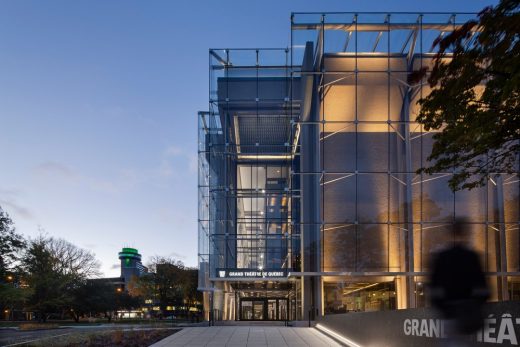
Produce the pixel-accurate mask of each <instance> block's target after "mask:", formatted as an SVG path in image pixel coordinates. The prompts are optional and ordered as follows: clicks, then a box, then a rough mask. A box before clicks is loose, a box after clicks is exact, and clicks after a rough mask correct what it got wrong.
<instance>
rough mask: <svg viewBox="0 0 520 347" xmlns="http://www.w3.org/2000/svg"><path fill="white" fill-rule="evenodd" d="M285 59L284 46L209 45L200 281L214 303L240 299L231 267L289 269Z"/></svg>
mask: <svg viewBox="0 0 520 347" xmlns="http://www.w3.org/2000/svg"><path fill="white" fill-rule="evenodd" d="M289 59H290V54H289V50H288V49H262V50H260V49H252V50H250V49H244V50H240V49H238V50H228V49H223V50H219V49H212V50H210V91H209V95H210V100H209V112H207V113H201V114H199V196H200V198H199V199H200V201H201V203H200V204H199V205H200V212H199V238H200V240H199V263H200V265H199V266H200V268H201V269H204V270H205V272H204V275H201V276H202V277H201V279H200V281H199V286H200V287H201V288H205V289H206V290H207V292H206V293H207V294H206V295H207V296H208V302H209V300H213V302H212V303H208V305H209V306H212V307H213V310H220V311H222V310H225V308H224V307H227V306H230V305H231V306H233V305H235V306H236V305H238V303H237V302H233V303H231V301H233V300H235V293H234V290H235V289H234V288H237V287H239V286H238V285H237V283H238V282H240V281H241V280H240V279H236V278H229V276H228V275H229V273H230V272H238V271H237V270H255V271H264V272H266V273H267V272H268V271H270V270H283V272H284V273H287V272H288V271H290V270H291V269H292V264H293V259H292V258H293V256H292V254H293V250H292V249H293V245H294V244H295V243H298V241H297V239H298V235H297V234H295V233H294V232H293V228H292V227H291V220H292V219H291V218H292V213H293V212H292V210H291V207H292V202H291V180H290V174H289V173H290V170H291V163H292V159H293V157H294V151H293V141H292V136H293V134H292V124H293V123H294V121H295V117H294V116H293V114H294V113H295V111H294V110H293V108H294V107H293V103H292V101H291V88H292V85H293V84H294V83H297V82H294V81H293V80H291V78H290V77H291V75H290V69H291V68H290V66H289ZM296 111H297V110H296ZM246 277H247V276H246ZM262 280H267V278H262V276H261V277H260V278H258V281H262ZM215 289H216V290H215ZM217 291H218V293H217ZM209 293H213V294H212V295H210V294H209ZM220 296H222V297H223V299H222V300H220V299H219V297H220ZM230 300H231V301H230ZM235 301H236V300H235ZM237 307H238V306H237ZM246 307H247V303H246V304H245V305H244V306H243V309H246ZM222 316H223V317H226V313H225V312H224V314H223V315H222ZM266 316H267V314H266ZM235 318H236V317H235Z"/></svg>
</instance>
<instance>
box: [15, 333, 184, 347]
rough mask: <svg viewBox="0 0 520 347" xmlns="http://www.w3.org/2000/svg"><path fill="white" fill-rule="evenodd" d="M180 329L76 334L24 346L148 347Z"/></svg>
mask: <svg viewBox="0 0 520 347" xmlns="http://www.w3.org/2000/svg"><path fill="white" fill-rule="evenodd" d="M179 330H180V329H148V330H120V329H118V330H111V331H98V332H78V333H72V334H70V335H66V336H59V337H56V338H46V339H43V340H40V341H37V342H32V343H30V344H27V345H25V346H31V347H106V346H115V347H116V346H117V347H148V346H150V345H151V344H153V343H155V342H157V341H160V340H162V339H164V338H165V337H168V336H170V335H171V334H174V333H176V332H178V331H179Z"/></svg>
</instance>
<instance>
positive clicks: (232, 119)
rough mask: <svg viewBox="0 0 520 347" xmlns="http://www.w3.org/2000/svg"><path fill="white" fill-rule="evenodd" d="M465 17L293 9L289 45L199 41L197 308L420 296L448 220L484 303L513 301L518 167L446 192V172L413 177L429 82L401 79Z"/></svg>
mask: <svg viewBox="0 0 520 347" xmlns="http://www.w3.org/2000/svg"><path fill="white" fill-rule="evenodd" d="M472 17H473V15H472V14H457V15H453V14H399V13H392V14H368V13H365V14H363V13H361V14H355V13H332V14H322V13H316V14H313V13H302V14H298V13H294V14H293V15H292V17H291V48H290V49H289V50H276V49H273V50H210V103H209V112H201V113H199V202H200V203H199V206H200V210H199V266H200V270H201V271H200V276H201V277H200V281H199V287H200V288H201V290H205V297H206V301H207V306H206V307H207V308H208V312H209V308H210V307H211V308H212V313H213V314H214V317H217V318H219V319H247V318H244V317H246V316H248V317H249V316H251V317H265V318H262V319H271V318H273V317H277V319H279V318H278V317H282V316H283V317H284V319H285V317H287V319H302V318H304V317H305V318H306V317H307V314H308V313H309V312H311V313H312V315H314V314H315V313H316V312H317V313H318V314H333V313H339V312H347V311H370V310H386V309H388V310H390V309H398V308H410V307H421V306H424V305H426V304H427V300H425V297H426V294H427V293H426V290H425V288H426V286H425V285H424V281H425V280H426V274H427V271H428V260H429V258H430V256H431V255H432V253H433V252H435V251H437V250H439V249H441V248H442V247H445V246H447V245H449V244H450V243H451V242H453V235H452V233H451V224H452V222H453V220H454V219H455V218H458V217H465V218H466V219H467V220H468V221H469V223H470V224H471V235H470V236H469V237H468V243H469V244H471V245H472V246H473V247H474V248H475V249H476V250H478V251H479V253H480V254H481V256H482V264H483V265H484V268H485V270H486V271H487V272H488V274H489V283H490V287H491V288H492V292H493V295H492V300H508V299H513V298H515V297H518V295H519V294H518V293H519V292H520V291H519V289H518V288H519V287H520V277H518V275H519V271H520V270H519V265H520V258H519V256H518V248H519V246H520V237H519V234H518V233H519V231H518V230H519V228H518V227H519V209H520V208H519V192H520V183H519V180H518V175H506V174H495V175H492V177H491V178H490V179H489V181H488V183H487V185H486V186H485V187H483V188H479V189H474V190H471V191H463V192H456V193H453V192H452V191H451V190H450V189H449V187H448V185H447V181H448V180H449V178H450V175H451V174H452V173H451V172H439V173H435V174H433V175H423V174H420V175H418V174H416V170H417V169H419V168H420V167H423V166H424V165H425V164H427V157H428V155H429V154H430V151H431V147H432V143H433V139H432V136H433V135H434V133H433V132H426V131H424V129H423V128H422V127H421V125H420V124H419V123H417V122H416V116H417V113H418V111H419V109H418V105H417V100H419V99H420V98H421V97H423V96H425V95H427V94H428V93H429V92H430V89H429V87H428V85H427V84H425V83H419V84H416V85H409V84H408V82H407V80H408V75H409V74H410V73H411V72H412V71H414V70H418V69H419V68H421V67H424V66H430V65H431V64H432V58H433V56H434V54H435V52H434V51H433V50H432V43H433V41H434V40H435V39H436V38H437V37H439V36H443V35H445V34H446V33H447V32H449V31H451V30H453V29H454V28H456V27H457V26H459V25H460V24H461V23H464V22H465V21H467V20H468V19H470V18H472ZM248 270H251V271H248ZM277 286H278V288H277ZM282 287H283V288H282ZM247 288H249V289H247ZM246 289H247V290H246ZM251 297H255V298H258V299H255V300H257V301H254V300H252V299H251ZM269 300H271V301H269ZM280 303H281V304H280ZM280 307H282V309H280ZM285 307H286V308H285ZM231 308H232V309H231ZM280 310H283V313H280ZM260 311H261V312H260ZM241 312H248V313H247V314H241ZM242 316H243V317H242Z"/></svg>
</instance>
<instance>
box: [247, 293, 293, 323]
mask: <svg viewBox="0 0 520 347" xmlns="http://www.w3.org/2000/svg"><path fill="white" fill-rule="evenodd" d="M239 313H240V316H239V319H240V320H286V319H287V317H288V316H287V314H288V301H287V299H285V298H269V299H267V298H243V299H240V309H239Z"/></svg>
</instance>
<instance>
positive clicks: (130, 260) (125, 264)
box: [119, 247, 147, 285]
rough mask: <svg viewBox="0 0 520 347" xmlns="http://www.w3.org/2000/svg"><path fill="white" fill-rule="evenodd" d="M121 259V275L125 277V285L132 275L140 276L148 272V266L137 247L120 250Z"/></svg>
mask: <svg viewBox="0 0 520 347" xmlns="http://www.w3.org/2000/svg"><path fill="white" fill-rule="evenodd" d="M119 259H120V260H121V277H122V278H124V281H125V285H126V284H128V282H130V280H131V279H132V276H137V277H140V276H142V275H143V273H146V272H147V269H146V267H144V266H143V264H142V263H141V254H139V252H138V251H137V249H135V248H126V247H125V248H123V249H122V250H121V252H119Z"/></svg>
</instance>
